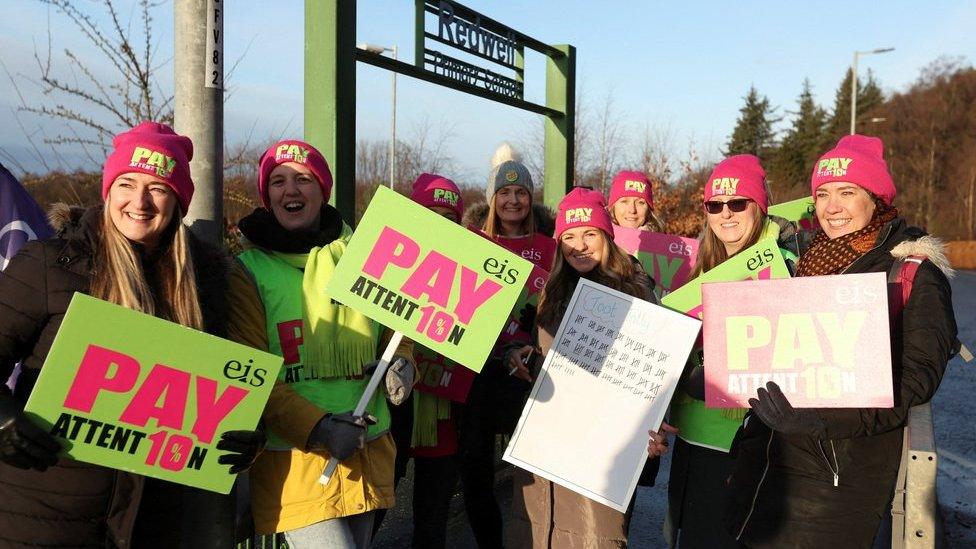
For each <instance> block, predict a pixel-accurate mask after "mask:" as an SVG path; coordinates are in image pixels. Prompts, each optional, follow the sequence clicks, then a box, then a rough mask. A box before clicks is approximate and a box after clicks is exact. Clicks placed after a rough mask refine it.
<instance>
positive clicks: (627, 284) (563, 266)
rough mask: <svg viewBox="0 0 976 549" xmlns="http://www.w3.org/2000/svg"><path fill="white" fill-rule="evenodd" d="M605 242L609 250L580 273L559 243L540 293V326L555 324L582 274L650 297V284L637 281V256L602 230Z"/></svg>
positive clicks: (547, 326) (622, 290)
mask: <svg viewBox="0 0 976 549" xmlns="http://www.w3.org/2000/svg"><path fill="white" fill-rule="evenodd" d="M599 232H600V237H601V238H602V239H603V245H604V246H606V247H607V252H608V253H607V254H606V255H605V256H603V259H602V260H600V264H599V265H597V266H596V268H594V269H593V270H592V271H590V272H589V273H585V274H580V273H579V272H578V271H576V269H574V268H573V267H571V266H570V265H568V264H567V263H566V258H565V257H564V256H563V249H562V246H561V245H560V246H559V248H558V250H557V251H556V264H555V266H554V267H553V269H552V274H550V275H549V280H548V281H546V286H545V288H543V289H542V293H541V294H539V305H538V307H537V308H536V311H537V314H538V316H537V318H538V324H539V326H543V327H545V328H547V329H548V328H554V327H556V326H558V325H559V321H560V319H561V317H562V315H563V313H564V312H565V310H566V306H567V305H569V299H570V298H571V297H572V296H573V292H574V291H576V284H577V282H579V279H580V278H581V277H583V278H586V279H588V280H592V281H594V282H597V283H599V284H603V285H604V286H607V287H610V288H613V289H614V290H617V291H620V292H623V293H625V294H627V295H630V296H633V297H636V298H639V299H648V298H649V297H650V292H649V291H648V288H646V287H644V286H642V285H641V284H639V283H638V282H637V281H636V277H635V276H634V275H635V274H636V269H635V267H634V260H633V258H632V257H631V256H629V255H627V254H626V253H625V252H624V251H623V250H621V249H620V247H619V246H617V245H616V244H615V243H614V241H613V239H612V238H610V236H609V235H607V233H605V232H604V231H603V230H600V231H599Z"/></svg>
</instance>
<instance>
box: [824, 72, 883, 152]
mask: <svg viewBox="0 0 976 549" xmlns="http://www.w3.org/2000/svg"><path fill="white" fill-rule="evenodd" d="M851 78H852V75H851V69H847V75H846V76H845V77H844V81H843V82H841V83H840V86H839V87H838V88H837V92H836V93H835V94H834V110H833V112H832V113H831V116H830V121H829V123H828V124H827V132H826V133H825V134H824V138H825V140H824V142H823V143H822V147H823V150H824V151H826V150H827V149H829V148H831V147H833V146H834V144H835V143H836V142H837V140H838V139H840V138H841V137H843V136H845V135H847V134H849V133H851ZM857 80H858V82H857V124H856V127H857V131H858V132H867V133H871V131H870V129H871V128H870V127H865V125H864V123H865V122H866V121H867V120H869V119H870V118H869V115H870V111H871V109H873V108H874V107H877V106H878V105H881V104H882V103H884V94H883V93H881V88H880V87H879V86H878V81H877V80H876V79H875V78H874V73H872V72H871V70H870V69H869V70H868V76H867V78H866V79H865V78H863V77H858V79H857ZM821 152H822V151H821Z"/></svg>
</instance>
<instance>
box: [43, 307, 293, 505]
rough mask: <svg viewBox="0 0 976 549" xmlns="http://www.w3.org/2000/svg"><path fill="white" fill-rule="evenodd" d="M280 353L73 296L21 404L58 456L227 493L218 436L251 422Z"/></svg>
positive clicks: (250, 425)
mask: <svg viewBox="0 0 976 549" xmlns="http://www.w3.org/2000/svg"><path fill="white" fill-rule="evenodd" d="M280 368H281V357H277V356H274V355H271V354H268V353H264V352H261V351H257V350H255V349H252V348H250V347H246V346H244V345H239V344H237V343H234V342H231V341H227V340H225V339H221V338H219V337H215V336H211V335H208V334H204V333H202V332H199V331H196V330H192V329H190V328H186V327H185V326H180V325H178V324H174V323H172V322H167V321H165V320H161V319H158V318H156V317H153V316H150V315H146V314H143V313H140V312H136V311H133V310H131V309H126V308H125V307H120V306H118V305H114V304H111V303H107V302H105V301H101V300H99V299H95V298H93V297H90V296H87V295H84V294H80V293H76V294H75V295H74V297H73V298H72V300H71V304H70V305H69V306H68V311H67V314H66V315H65V317H64V322H62V324H61V328H60V330H59V331H58V335H57V337H56V338H55V340H54V345H53V346H52V347H51V352H50V353H49V354H48V356H47V360H45V361H44V367H43V368H42V369H41V373H40V376H39V377H38V379H37V383H36V384H35V386H34V390H33V391H32V392H31V396H30V398H29V399H28V401H27V406H26V408H25V409H24V411H25V412H27V413H28V414H29V415H30V416H31V419H32V420H33V421H35V422H37V424H38V425H40V426H41V427H42V428H44V429H45V430H47V431H48V432H49V433H51V434H52V435H53V436H55V437H56V438H57V439H58V440H59V442H61V445H62V446H63V447H64V448H65V450H64V451H63V453H62V455H64V456H66V457H69V458H72V459H75V460H78V461H84V462H88V463H94V464H96V465H103V466H105V467H112V468H115V469H121V470H123V471H129V472H131V473H136V474H140V475H145V476H149V477H154V478H158V479H163V480H168V481H171V482H177V483H180V484H186V485H188V486H196V487H198V488H204V489H207V490H212V491H214V492H220V493H223V494H226V493H228V492H230V489H231V486H233V484H234V479H235V478H236V475H231V474H230V472H229V467H228V466H227V465H221V464H218V463H217V457H218V455H220V454H222V453H223V452H220V451H218V450H217V449H216V445H217V442H218V441H219V440H220V434H221V433H223V432H225V431H232V430H237V429H254V428H255V427H256V426H257V424H258V420H259V419H260V417H261V413H262V411H263V410H264V405H265V403H266V402H267V400H268V396H269V395H270V394H271V388H272V386H273V385H274V381H275V379H276V378H277V377H278V370H279V369H280Z"/></svg>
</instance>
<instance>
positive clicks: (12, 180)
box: [0, 164, 54, 390]
mask: <svg viewBox="0 0 976 549" xmlns="http://www.w3.org/2000/svg"><path fill="white" fill-rule="evenodd" d="M53 234H54V231H53V230H52V229H51V226H50V225H48V222H47V217H45V216H44V210H42V209H41V207H40V206H38V205H37V202H34V199H33V198H31V195H29V194H27V191H26V190H25V189H24V187H23V186H22V185H21V184H20V181H17V178H16V177H14V174H12V173H10V171H9V170H8V169H7V168H6V167H4V165H3V164H0V271H2V270H4V269H6V268H7V264H8V263H10V260H11V258H13V257H14V256H15V255H17V250H19V249H20V247H21V246H23V245H24V243H25V242H27V241H28V240H35V239H42V238H49V237H51V236H52V235H53ZM18 375H20V364H17V365H16V366H15V367H14V371H13V373H11V374H10V377H9V378H8V379H0V383H4V382H6V384H7V387H9V388H10V389H11V390H13V388H14V385H15V384H16V383H17V376H18Z"/></svg>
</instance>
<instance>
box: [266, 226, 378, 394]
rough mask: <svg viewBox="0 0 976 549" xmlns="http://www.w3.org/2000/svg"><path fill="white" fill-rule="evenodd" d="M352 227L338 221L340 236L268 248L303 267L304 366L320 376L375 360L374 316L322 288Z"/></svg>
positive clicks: (352, 372)
mask: <svg viewBox="0 0 976 549" xmlns="http://www.w3.org/2000/svg"><path fill="white" fill-rule="evenodd" d="M351 236H352V229H350V228H349V226H348V225H343V228H342V234H340V235H339V238H337V239H335V240H334V241H332V242H330V243H329V244H328V245H326V246H316V247H314V248H312V249H311V250H309V251H308V253H305V254H289V253H283V252H271V253H272V254H273V255H274V256H275V257H278V258H280V259H281V260H282V261H284V262H286V263H288V264H289V265H291V266H292V267H295V268H298V269H303V270H304V275H303V277H302V323H303V326H302V334H303V337H304V340H305V341H304V343H303V345H304V349H305V367H306V368H307V369H308V371H310V372H311V373H313V374H315V375H317V376H319V377H322V378H336V377H346V376H359V375H362V373H363V365H364V364H366V363H367V362H370V361H372V360H374V357H375V356H376V348H375V347H374V345H373V338H372V334H373V330H374V329H375V326H374V323H373V321H371V320H370V319H369V318H368V317H367V316H366V315H363V314H362V313H359V312H357V311H356V310H354V309H351V308H349V307H345V306H343V305H341V304H339V303H338V302H335V301H332V298H331V297H330V296H329V295H328V294H326V293H325V286H326V285H327V284H328V282H329V279H330V278H332V273H333V272H334V271H335V266H336V263H338V261H339V258H341V257H342V254H343V252H345V251H346V245H347V244H348V242H349V238H350V237H351Z"/></svg>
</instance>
